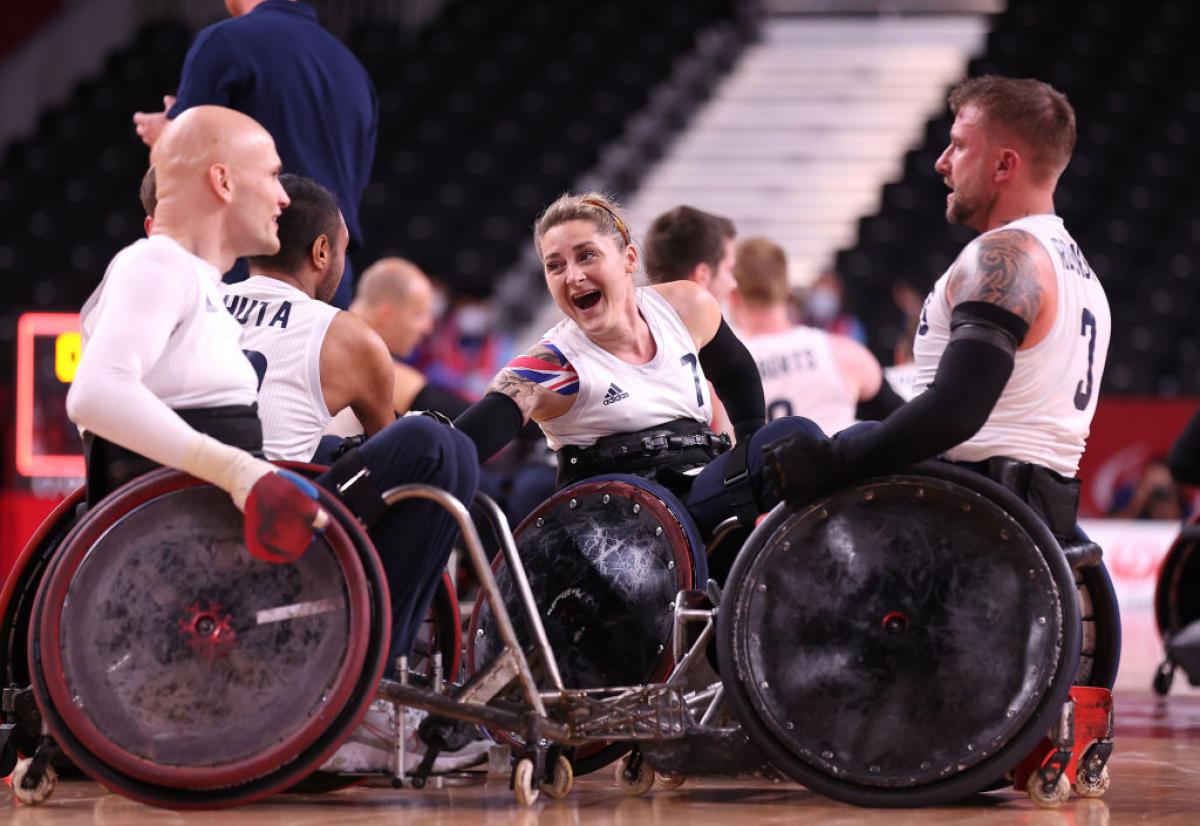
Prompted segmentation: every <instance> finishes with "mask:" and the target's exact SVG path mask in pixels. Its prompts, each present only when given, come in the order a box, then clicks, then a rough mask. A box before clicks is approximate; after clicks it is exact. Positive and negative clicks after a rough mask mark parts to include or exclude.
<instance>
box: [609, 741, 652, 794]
mask: <svg viewBox="0 0 1200 826" xmlns="http://www.w3.org/2000/svg"><path fill="white" fill-rule="evenodd" d="M632 759H633V753H632V752H630V753H629V754H626V755H624V756H623V757H621V759H620V760H618V761H617V764H616V766H615V768H614V771H613V777H614V779H615V780H616V781H617V788H618V789H620V790H621V793H622V794H626V795H629V796H630V797H640V796H641V795H644V794H645V793H646V792H648V791H650V789H652V788H654V767H653V766H651V765H650V764H649V763H647V762H646V761H645V760H639V761H638V765H637V768H636V769H635V770H633V771H632V772H631V771H630V769H629V764H630V761H631V760H632ZM631 774H632V777H631V776H630V775H631Z"/></svg>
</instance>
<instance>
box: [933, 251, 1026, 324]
mask: <svg viewBox="0 0 1200 826" xmlns="http://www.w3.org/2000/svg"><path fill="white" fill-rule="evenodd" d="M1031 241H1032V238H1031V237H1030V236H1029V234H1028V233H1025V232H1022V231H1021V230H1003V231H1001V232H993V233H990V234H989V235H986V236H984V237H983V238H981V239H980V240H979V242H978V249H977V250H976V251H975V254H974V255H973V256H971V255H968V256H964V257H963V258H960V259H959V260H958V262H957V263H956V264H955V265H954V274H953V275H952V276H951V279H952V280H953V281H954V282H956V283H955V286H954V301H955V304H960V303H962V302H964V301H986V302H987V303H989V304H995V305H996V306H998V307H1003V308H1004V309H1005V310H1008V311H1009V312H1011V313H1013V314H1014V315H1016V316H1018V317H1020V318H1021V320H1023V321H1024V322H1025V323H1026V324H1029V325H1030V326H1032V325H1033V322H1034V319H1036V318H1037V314H1038V310H1039V309H1041V306H1042V288H1041V285H1040V284H1038V280H1037V262H1036V261H1035V260H1034V258H1033V256H1032V255H1031V254H1030V251H1029V245H1030V243H1031Z"/></svg>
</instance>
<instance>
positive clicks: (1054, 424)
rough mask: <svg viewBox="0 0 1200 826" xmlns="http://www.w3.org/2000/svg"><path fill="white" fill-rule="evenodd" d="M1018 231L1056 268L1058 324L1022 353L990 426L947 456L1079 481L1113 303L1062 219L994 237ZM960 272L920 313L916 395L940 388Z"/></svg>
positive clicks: (1045, 219)
mask: <svg viewBox="0 0 1200 826" xmlns="http://www.w3.org/2000/svg"><path fill="white" fill-rule="evenodd" d="M1014 229H1015V230H1021V231H1023V232H1027V233H1029V234H1030V235H1032V236H1033V237H1034V238H1036V239H1037V240H1038V241H1039V242H1040V243H1041V244H1042V246H1043V247H1044V248H1045V250H1046V253H1047V255H1048V256H1049V257H1050V261H1051V262H1052V263H1053V265H1054V279H1055V283H1056V284H1057V286H1058V307H1057V311H1056V313H1055V316H1054V323H1053V325H1052V326H1051V328H1050V332H1049V333H1048V334H1047V335H1046V338H1045V339H1043V340H1042V341H1040V342H1038V344H1036V345H1035V346H1033V347H1030V348H1029V349H1027V350H1018V351H1017V354H1016V359H1015V361H1014V365H1013V373H1012V376H1011V377H1010V378H1009V380H1008V384H1006V385H1005V387H1004V392H1003V393H1001V394H1000V399H999V401H997V402H996V406H995V407H994V408H993V409H992V412H991V414H990V415H989V416H988V419H987V422H986V423H985V424H984V425H983V428H982V429H981V430H980V431H979V432H978V433H976V434H975V435H974V436H972V437H971V438H970V439H969V440H968V441H966V442H964V443H963V444H961V445H959V446H958V447H955V448H952V449H951V450H948V451H946V458H948V459H952V460H954V461H960V462H976V461H981V460H983V459H988V458H990V457H992V456H1008V457H1011V458H1013V459H1018V460H1021V461H1025V462H1033V463H1035V464H1039V465H1043V466H1045V467H1048V468H1050V469H1051V470H1054V471H1057V472H1058V473H1061V474H1063V475H1064V476H1074V475H1075V472H1076V471H1077V470H1078V469H1079V459H1080V457H1081V456H1083V449H1084V445H1085V444H1086V443H1087V437H1088V432H1089V431H1090V429H1091V424H1092V416H1093V415H1095V413H1096V400H1097V398H1098V397H1099V395H1100V379H1101V377H1102V376H1103V375H1104V363H1105V360H1106V357H1107V356H1108V342H1109V338H1110V336H1111V334H1112V317H1111V315H1110V314H1109V309H1108V299H1107V297H1106V296H1105V294H1104V288H1103V286H1101V284H1100V279H1099V278H1097V277H1096V274H1095V273H1093V272H1092V269H1091V267H1090V266H1088V263H1087V259H1085V258H1084V256H1083V253H1082V252H1080V250H1079V245H1078V244H1076V243H1075V240H1074V239H1073V238H1071V235H1070V234H1069V233H1068V232H1067V230H1066V228H1065V227H1064V226H1063V221H1062V218H1060V217H1058V216H1057V215H1031V216H1028V217H1026V218H1021V219H1018V220H1016V221H1013V222H1011V223H1009V224H1005V225H1004V226H1003V227H999V228H998V229H996V230H993V232H998V231H999V230H1014ZM980 237H981V238H982V237H983V236H980ZM978 242H979V239H975V241H973V242H972V243H971V244H970V245H968V246H967V247H966V249H964V250H963V252H962V253H960V257H961V256H962V255H968V254H972V253H973V252H974V247H975V244H977V243H978ZM953 269H954V267H953V266H951V267H950V269H949V270H947V271H946V273H945V274H943V275H942V277H941V278H939V279H938V281H937V283H936V284H935V285H934V287H933V291H932V292H931V293H930V294H929V297H928V298H926V299H925V306H924V308H923V309H922V311H921V322H920V324H919V325H918V327H917V334H916V337H915V339H914V341H913V358H914V361H915V362H916V368H917V379H916V385H915V390H916V392H917V393H922V392H924V390H925V388H927V387H928V386H929V385H930V384H931V383H932V382H933V377H934V375H935V374H936V373H937V367H938V362H939V361H940V359H941V357H942V353H943V352H944V351H945V349H946V345H947V344H948V343H949V340H950V305H949V304H948V303H947V300H946V283H947V281H948V280H949V277H950V272H951V271H953Z"/></svg>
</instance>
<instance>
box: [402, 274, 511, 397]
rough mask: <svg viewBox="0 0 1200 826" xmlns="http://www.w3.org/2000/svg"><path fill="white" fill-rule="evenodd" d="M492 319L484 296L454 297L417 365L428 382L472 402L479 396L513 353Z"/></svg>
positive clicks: (509, 340) (509, 342)
mask: <svg viewBox="0 0 1200 826" xmlns="http://www.w3.org/2000/svg"><path fill="white" fill-rule="evenodd" d="M494 321H495V319H494V317H493V311H492V307H491V305H490V304H489V303H488V301H487V299H485V298H478V297H475V296H465V295H460V296H456V297H455V298H454V299H453V300H452V303H451V308H450V310H449V312H447V313H446V316H445V318H444V319H443V321H442V324H441V326H440V327H439V328H438V329H437V331H436V332H435V333H434V334H433V336H431V337H430V339H429V344H428V346H427V347H425V348H423V352H422V354H421V360H420V361H419V362H418V364H417V367H418V368H419V369H420V370H421V372H423V373H424V374H425V376H426V377H427V378H428V379H429V383H430V384H434V385H437V386H438V387H444V388H446V389H447V390H451V391H453V392H455V393H457V394H459V395H460V396H463V397H464V398H467V399H469V400H472V401H474V400H476V399H479V398H481V397H482V396H483V394H484V391H485V390H486V389H487V386H488V383H489V382H490V381H491V380H492V376H494V375H495V374H496V373H497V372H499V370H500V368H501V367H503V366H504V365H505V364H507V363H508V360H509V359H510V358H512V355H513V344H512V339H511V338H509V336H508V335H506V334H505V333H503V332H501V331H499V330H497V329H495V327H494Z"/></svg>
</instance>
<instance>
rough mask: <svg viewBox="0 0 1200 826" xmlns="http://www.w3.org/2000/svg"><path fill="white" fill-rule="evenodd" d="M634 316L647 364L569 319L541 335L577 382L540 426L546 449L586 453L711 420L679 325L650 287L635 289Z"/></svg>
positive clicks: (692, 346)
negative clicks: (606, 442)
mask: <svg viewBox="0 0 1200 826" xmlns="http://www.w3.org/2000/svg"><path fill="white" fill-rule="evenodd" d="M637 304H638V310H639V311H640V312H641V314H642V318H644V319H645V320H646V324H648V325H649V326H650V334H651V335H652V336H653V337H654V343H655V346H656V348H657V352H656V353H655V354H654V358H652V359H650V361H648V362H646V363H645V364H629V363H627V362H624V361H621V360H620V359H619V358H617V357H616V356H614V355H613V354H612V353H609V352H608V351H607V350H604V349H602V348H601V347H599V346H598V345H596V344H595V343H593V342H592V340H591V339H589V338H588V337H587V336H586V335H584V332H583V331H582V330H580V329H579V327H578V326H577V325H576V324H575V322H574V321H571V320H570V319H563V320H562V321H560V322H559V323H558V324H557V325H555V326H554V327H552V328H551V329H550V330H549V331H547V333H546V334H545V335H544V336H543V337H542V338H543V340H544V341H548V342H550V343H551V344H552V345H554V346H555V347H556V348H558V350H559V351H561V352H562V354H563V356H564V357H565V358H566V359H567V361H569V362H570V363H571V366H572V367H573V368H574V369H575V372H576V374H578V376H579V393H578V395H577V396H576V397H575V403H574V404H572V405H571V409H570V410H568V411H567V412H566V413H564V414H563V415H561V416H558V417H557V418H554V419H550V420H548V421H545V422H539V424H540V425H541V428H542V432H544V433H545V434H546V442H547V443H548V444H549V445H550V448H551V449H552V450H558V449H559V448H561V447H563V446H564V445H577V446H580V447H586V446H588V445H590V444H593V443H595V441H596V440H597V439H600V438H603V437H604V436H611V435H613V434H614V433H632V432H634V431H637V430H645V429H646V428H648V427H654V426H655V425H660V424H664V423H666V422H670V421H675V420H676V419H694V420H696V421H698V422H708V421H709V420H710V419H712V403H711V401H710V399H709V395H708V381H707V380H706V379H705V378H704V371H703V370H701V369H700V356H699V354H698V353H697V352H696V343H695V341H693V340H692V335H691V333H689V332H688V329H687V327H686V326H685V325H684V323H683V320H682V319H680V317H679V315H678V314H677V313H676V312H675V310H674V308H673V307H671V305H670V304H669V303H667V300H666V299H665V298H663V297H662V296H661V295H659V294H658V293H657V292H655V291H654V289H653V288H651V287H639V288H638V291H637Z"/></svg>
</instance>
